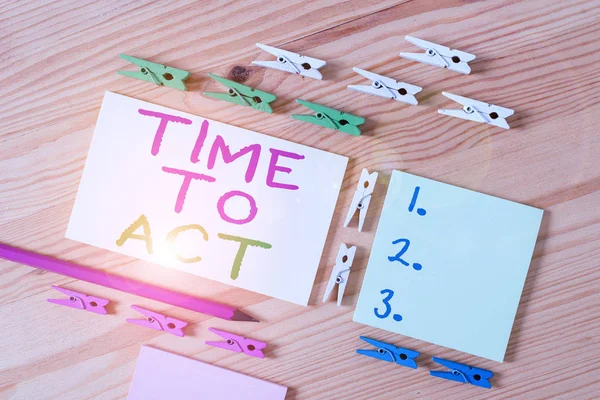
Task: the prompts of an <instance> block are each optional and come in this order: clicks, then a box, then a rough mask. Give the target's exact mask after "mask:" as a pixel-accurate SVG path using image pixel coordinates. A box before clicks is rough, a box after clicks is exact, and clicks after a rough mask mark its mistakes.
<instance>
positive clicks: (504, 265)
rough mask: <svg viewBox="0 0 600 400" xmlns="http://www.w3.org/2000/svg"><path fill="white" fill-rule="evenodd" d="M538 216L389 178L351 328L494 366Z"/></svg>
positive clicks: (476, 196)
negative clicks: (382, 331) (378, 331)
mask: <svg viewBox="0 0 600 400" xmlns="http://www.w3.org/2000/svg"><path fill="white" fill-rule="evenodd" d="M542 214H543V210H540V209H537V208H533V207H529V206H526V205H523V204H519V203H515V202H512V201H508V200H503V199H500V198H497V197H493V196H488V195H485V194H482V193H478V192H474V191H472V190H467V189H462V188H459V187H456V186H452V185H448V184H445V183H441V182H436V181H433V180H430V179H426V178H421V177H418V176H415V175H411V174H407V173H405V172H400V171H393V173H392V178H391V181H390V185H389V188H388V192H387V195H386V198H385V203H384V206H383V211H382V214H381V218H380V220H379V226H378V228H377V234H376V236H375V241H374V244H373V248H372V250H371V255H370V258H369V264H368V266H367V271H366V274H365V278H364V281H363V285H362V288H361V292H360V297H359V299H358V304H357V306H356V311H355V313H354V321H356V322H360V323H363V324H367V325H371V326H374V327H377V328H381V329H385V330H387V331H391V332H395V333H399V334H402V335H406V336H410V337H413V338H417V339H421V340H425V341H427V342H431V343H435V344H438V345H442V346H445V347H450V348H453V349H456V350H460V351H464V352H466V353H470V354H474V355H477V356H481V357H485V358H489V359H491V360H495V361H500V362H501V361H503V360H504V354H505V352H506V347H507V345H508V340H509V337H510V332H511V330H512V326H513V322H514V319H515V314H516V312H517V307H518V305H519V299H520V297H521V292H522V290H523V285H524V283H525V278H526V276H527V270H528V269H529V263H530V261H531V256H532V254H533V249H534V246H535V242H536V239H537V235H538V231H539V228H540V224H541V221H542Z"/></svg>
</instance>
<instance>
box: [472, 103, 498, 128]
mask: <svg viewBox="0 0 600 400" xmlns="http://www.w3.org/2000/svg"><path fill="white" fill-rule="evenodd" d="M463 110H465V112H466V113H467V114H473V113H475V114H476V115H477V116H478V117H479V120H480V121H481V122H484V123H486V124H487V123H488V122H489V121H488V120H487V118H485V117H484V116H483V114H482V113H481V112H479V110H478V109H476V108H475V107H473V106H464V107H463ZM494 114H495V115H496V118H497V115H498V114H496V113H494ZM490 116H491V115H490ZM492 118H493V117H492Z"/></svg>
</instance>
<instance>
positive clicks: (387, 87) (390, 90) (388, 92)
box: [348, 68, 423, 106]
mask: <svg viewBox="0 0 600 400" xmlns="http://www.w3.org/2000/svg"><path fill="white" fill-rule="evenodd" d="M352 69H353V70H354V72H356V73H357V74H360V75H362V76H364V77H365V78H367V79H370V80H372V81H373V83H372V84H371V85H370V86H366V85H348V89H351V90H356V91H357V92H362V93H366V94H372V95H375V96H379V97H385V98H387V99H394V100H396V101H401V102H404V103H408V104H412V105H413V106H416V105H417V104H418V103H419V102H418V101H417V99H416V98H415V94H417V93H419V92H420V91H421V90H423V88H420V87H419V86H415V85H410V84H408V83H404V82H398V81H395V80H393V79H392V78H388V77H385V76H382V75H377V74H374V73H373V72H369V71H365V70H364V69H360V68H352Z"/></svg>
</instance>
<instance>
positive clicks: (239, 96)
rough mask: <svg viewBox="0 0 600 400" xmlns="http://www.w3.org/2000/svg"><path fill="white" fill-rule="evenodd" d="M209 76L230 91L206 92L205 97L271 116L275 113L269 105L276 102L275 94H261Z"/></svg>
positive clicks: (247, 87) (215, 76)
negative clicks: (247, 107) (246, 107)
mask: <svg viewBox="0 0 600 400" xmlns="http://www.w3.org/2000/svg"><path fill="white" fill-rule="evenodd" d="M208 76H210V77H211V78H213V79H214V80H215V81H217V82H221V83H222V84H223V85H225V86H227V87H228V88H229V90H228V91H227V93H216V92H204V95H205V96H209V97H213V98H215V99H219V100H224V101H228V102H230V103H233V104H238V105H241V106H250V107H252V108H254V109H255V110H258V111H262V112H266V113H269V114H271V113H273V110H272V109H271V106H270V105H269V103H271V102H273V101H275V99H276V98H277V97H276V96H275V95H274V94H271V93H267V92H261V91H260V90H258V89H253V88H251V87H249V86H245V85H242V84H241V83H237V82H234V81H230V80H229V79H225V78H221V77H220V76H217V75H213V74H208Z"/></svg>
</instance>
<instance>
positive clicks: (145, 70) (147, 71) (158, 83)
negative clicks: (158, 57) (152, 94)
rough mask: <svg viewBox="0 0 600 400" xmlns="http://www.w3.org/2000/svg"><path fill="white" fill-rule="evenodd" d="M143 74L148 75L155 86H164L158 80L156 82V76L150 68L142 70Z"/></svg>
mask: <svg viewBox="0 0 600 400" xmlns="http://www.w3.org/2000/svg"><path fill="white" fill-rule="evenodd" d="M141 71H142V74H144V75H148V76H149V77H150V79H152V82H154V84H156V85H158V86H162V83H161V82H159V81H158V80H156V78H155V77H154V74H153V73H152V71H150V70H149V69H148V68H146V67H143V68H142V69H141Z"/></svg>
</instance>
